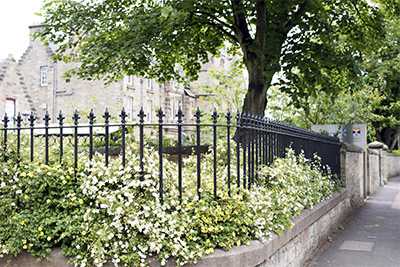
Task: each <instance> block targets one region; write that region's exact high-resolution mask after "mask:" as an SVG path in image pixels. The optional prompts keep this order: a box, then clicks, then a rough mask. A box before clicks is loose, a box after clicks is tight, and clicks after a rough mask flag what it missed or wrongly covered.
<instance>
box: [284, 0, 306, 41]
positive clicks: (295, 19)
mask: <svg viewBox="0 0 400 267" xmlns="http://www.w3.org/2000/svg"><path fill="white" fill-rule="evenodd" d="M305 13H306V2H304V3H302V4H301V5H300V6H299V9H297V11H296V13H295V14H294V16H293V17H292V18H291V19H290V20H288V21H286V22H285V24H284V25H283V28H284V30H285V32H286V33H288V32H289V31H290V30H291V29H292V28H293V27H294V26H295V24H296V23H297V22H298V21H299V20H300V19H301V17H302V16H303V15H304V14H305Z"/></svg>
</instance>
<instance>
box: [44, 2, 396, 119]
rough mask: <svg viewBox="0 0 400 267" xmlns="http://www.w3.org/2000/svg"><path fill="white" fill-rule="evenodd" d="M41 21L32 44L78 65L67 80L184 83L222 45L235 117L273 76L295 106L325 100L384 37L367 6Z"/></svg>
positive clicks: (75, 7)
mask: <svg viewBox="0 0 400 267" xmlns="http://www.w3.org/2000/svg"><path fill="white" fill-rule="evenodd" d="M394 6H395V5H394V3H393V4H387V7H388V8H390V9H391V10H392V9H393V8H394ZM43 15H44V18H45V21H44V23H45V24H46V25H48V27H47V28H45V29H44V30H43V31H42V32H40V33H37V36H40V37H41V38H42V39H43V40H45V41H46V42H47V43H48V44H50V43H52V44H55V45H57V46H58V47H59V48H58V50H57V55H56V56H55V59H57V60H63V61H65V62H77V63H79V65H78V66H77V67H76V68H75V69H72V70H71V71H70V72H69V73H68V74H67V77H70V76H71V75H75V74H76V75H78V76H79V77H81V78H86V79H99V78H105V79H107V80H108V81H112V80H118V79H120V78H121V75H122V74H126V75H139V76H145V77H150V78H156V79H158V80H159V81H166V80H170V79H176V80H178V81H181V82H187V81H190V80H193V79H196V78H197V73H198V71H199V70H200V64H201V63H205V62H207V61H208V57H209V55H212V56H215V55H218V53H219V49H220V48H221V47H222V46H224V45H226V44H229V49H230V50H231V51H232V52H235V51H237V50H239V49H240V50H241V53H242V55H243V63H244V65H245V66H246V68H247V70H248V72H249V87H248V91H247V93H246V98H245V101H244V110H245V111H246V112H250V113H253V114H258V115H262V114H263V113H264V110H265V107H266V104H267V101H266V100H267V98H266V92H267V89H268V88H269V87H270V85H271V82H272V77H273V76H274V74H275V73H277V72H279V71H283V73H284V79H281V83H282V84H283V85H284V86H283V87H282V90H284V91H285V92H287V93H289V94H290V95H291V96H293V97H294V98H295V99H296V98H297V97H300V98H302V97H304V96H306V95H312V94H314V92H315V91H316V90H317V89H318V90H322V91H326V92H328V93H330V94H334V93H336V92H338V91H340V90H341V89H342V88H343V83H345V84H346V83H348V82H349V81H346V80H350V79H355V78H357V76H358V75H359V74H360V71H359V70H360V62H362V60H363V56H362V55H363V54H364V53H368V52H369V51H371V50H373V49H374V48H375V47H377V46H379V42H380V40H382V36H383V34H384V31H383V29H382V21H383V14H382V12H381V11H380V10H379V9H378V8H377V7H376V6H372V5H370V4H369V3H368V1H366V0H362V1H353V0H335V1H331V0H324V1H316V0H313V1H305V0H300V1H299V0H290V1H285V2H284V3H283V2H282V1H280V0H273V1H250V0H231V1H216V0H204V1H197V0H164V1H153V0H146V1H143V0H140V1H139V0H122V1H112V0H106V1H84V0H74V1H59V0H46V2H45V6H44V8H43ZM343 77H344V78H345V79H342V78H343ZM338 78H340V82H338ZM343 80H344V81H346V82H343Z"/></svg>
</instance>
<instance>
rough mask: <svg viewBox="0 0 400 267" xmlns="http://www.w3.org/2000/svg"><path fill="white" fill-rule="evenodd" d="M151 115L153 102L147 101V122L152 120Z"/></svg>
mask: <svg viewBox="0 0 400 267" xmlns="http://www.w3.org/2000/svg"><path fill="white" fill-rule="evenodd" d="M152 113H153V101H151V100H147V114H146V116H147V122H151V121H152V119H151V117H152Z"/></svg>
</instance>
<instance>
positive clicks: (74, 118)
mask: <svg viewBox="0 0 400 267" xmlns="http://www.w3.org/2000/svg"><path fill="white" fill-rule="evenodd" d="M80 118H81V117H79V113H78V110H77V109H75V112H74V116H73V117H72V119H73V120H74V124H75V125H76V126H77V125H78V121H79V119H80Z"/></svg>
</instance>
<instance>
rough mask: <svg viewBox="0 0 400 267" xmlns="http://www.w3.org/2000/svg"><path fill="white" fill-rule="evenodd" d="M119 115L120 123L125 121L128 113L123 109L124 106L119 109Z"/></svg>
mask: <svg viewBox="0 0 400 267" xmlns="http://www.w3.org/2000/svg"><path fill="white" fill-rule="evenodd" d="M119 117H120V118H121V123H123V124H124V123H126V120H125V119H126V117H128V114H126V111H125V108H124V107H122V110H121V114H119Z"/></svg>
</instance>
